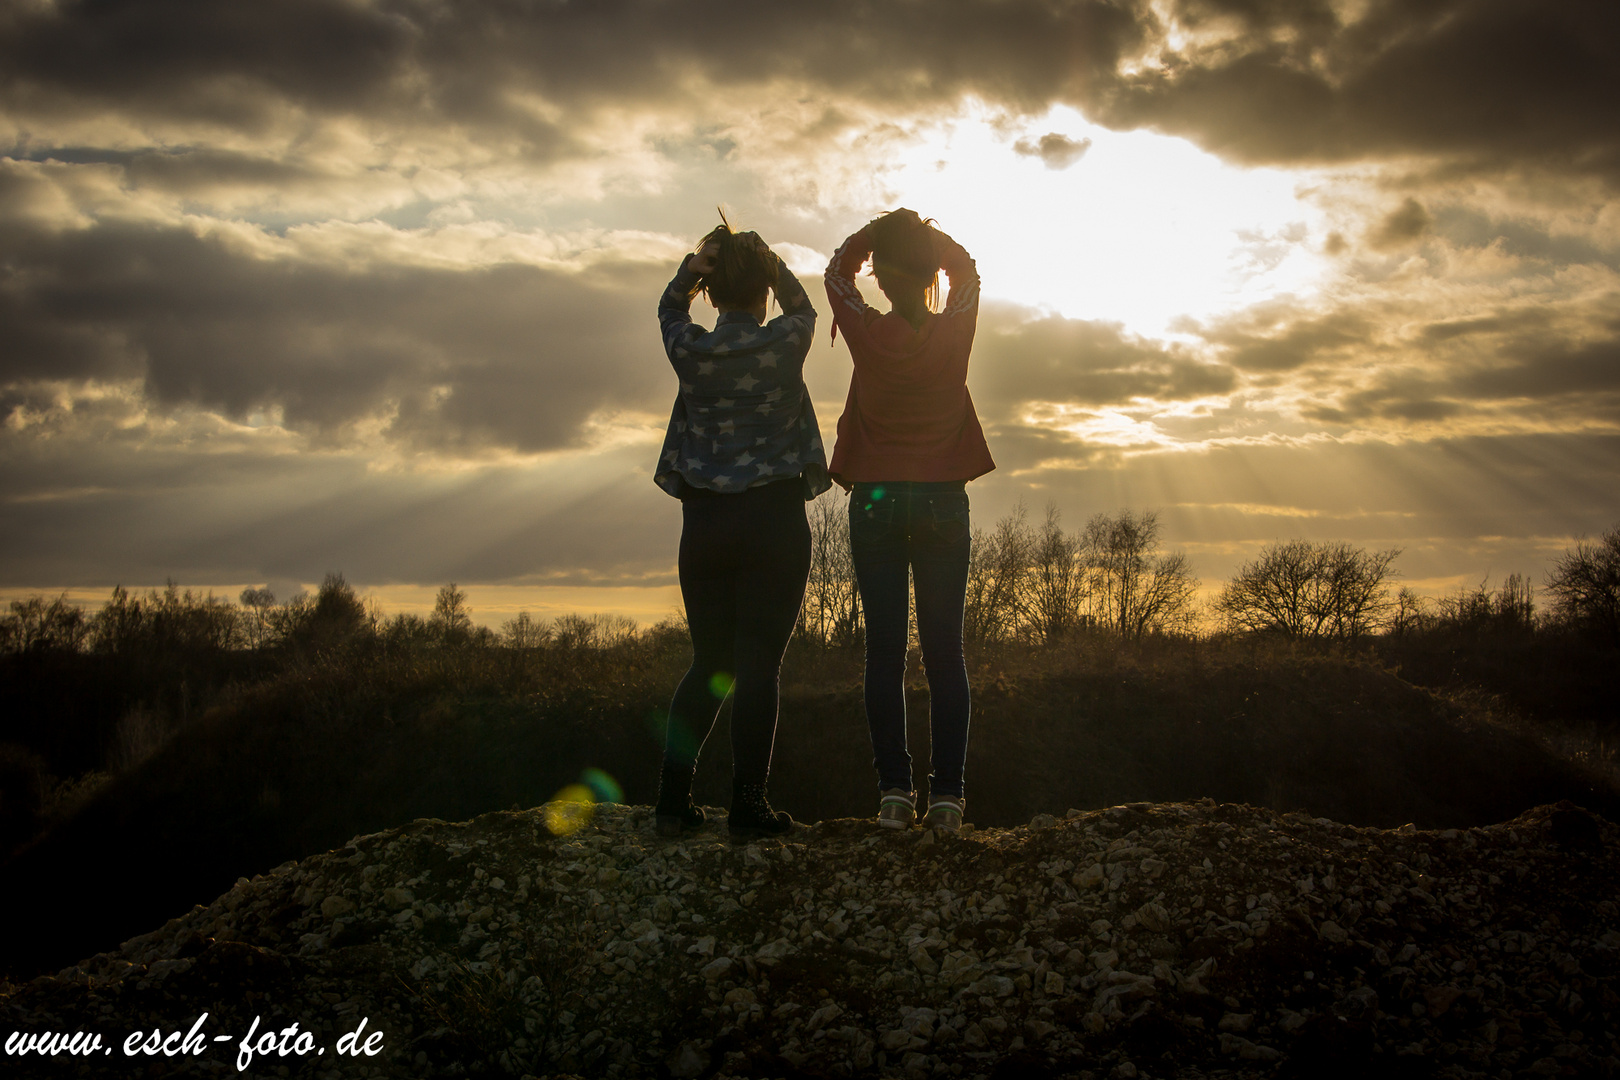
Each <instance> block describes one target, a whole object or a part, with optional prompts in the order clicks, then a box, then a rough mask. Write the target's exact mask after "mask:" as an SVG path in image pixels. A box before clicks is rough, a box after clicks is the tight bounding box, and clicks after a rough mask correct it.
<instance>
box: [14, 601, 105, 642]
mask: <svg viewBox="0 0 1620 1080" xmlns="http://www.w3.org/2000/svg"><path fill="white" fill-rule="evenodd" d="M89 636H90V620H89V619H87V618H85V615H84V612H83V611H82V610H80V609H79V608H78V607H76V606H75V605H73V604H71V603H69V602H68V598H67V594H66V593H63V594H62V595H61V596H58V597H56V598H55V599H53V600H46V599H45V598H44V597H43V596H31V597H29V598H28V599H26V600H13V601H12V602H11V614H10V615H8V616H6V617H5V618H3V619H0V648H3V650H4V651H6V652H28V651H30V650H44V649H65V650H69V651H75V652H76V651H77V650H79V649H80V648H82V647H83V646H84V643H85V640H86V639H87V638H88V637H89Z"/></svg>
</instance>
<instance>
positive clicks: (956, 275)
mask: <svg viewBox="0 0 1620 1080" xmlns="http://www.w3.org/2000/svg"><path fill="white" fill-rule="evenodd" d="M937 243H938V245H939V268H940V269H941V270H943V271H945V276H946V277H948V278H949V279H950V281H951V294H950V300H949V302H947V303H946V305H945V310H944V311H943V312H942V313H941V314H944V315H968V314H971V315H974V316H975V317H977V314H978V310H979V268H978V266H977V265H976V264H975V263H974V261H973V256H971V255H969V254H968V253H967V249H966V248H964V247H963V246H962V245H961V244H958V243H957V242H956V241H955V240H952V239H951V238H950V237H949V236H947V235H945V234H944V233H940V234H939V240H938V241H937Z"/></svg>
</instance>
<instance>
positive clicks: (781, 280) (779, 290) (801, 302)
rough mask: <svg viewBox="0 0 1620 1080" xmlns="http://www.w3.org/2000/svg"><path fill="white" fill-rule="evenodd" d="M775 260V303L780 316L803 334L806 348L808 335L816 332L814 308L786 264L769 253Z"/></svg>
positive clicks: (774, 254)
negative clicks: (795, 325)
mask: <svg viewBox="0 0 1620 1080" xmlns="http://www.w3.org/2000/svg"><path fill="white" fill-rule="evenodd" d="M771 255H772V257H773V258H775V259H776V302H777V303H778V304H779V305H781V308H782V315H783V316H785V317H786V318H789V319H792V320H793V321H794V323H795V324H797V329H798V331H799V332H800V333H802V334H804V335H805V337H804V341H805V344H806V347H808V345H809V342H810V335H812V334H814V333H815V331H816V308H815V305H814V304H812V303H811V302H810V297H809V296H808V295H807V294H806V293H805V291H804V286H803V285H801V284H799V279H798V278H796V277H794V276H793V271H791V270H789V269H788V267H787V263H785V262H783V261H782V257H781V256H780V255H777V254H776V253H775V252H774V251H773V252H772V253H771Z"/></svg>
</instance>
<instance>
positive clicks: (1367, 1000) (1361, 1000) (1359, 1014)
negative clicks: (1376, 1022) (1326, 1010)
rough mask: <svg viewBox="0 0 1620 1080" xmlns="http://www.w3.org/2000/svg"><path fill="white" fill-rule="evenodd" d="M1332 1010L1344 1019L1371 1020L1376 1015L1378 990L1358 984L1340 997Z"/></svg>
mask: <svg viewBox="0 0 1620 1080" xmlns="http://www.w3.org/2000/svg"><path fill="white" fill-rule="evenodd" d="M1333 1011H1334V1012H1336V1013H1337V1014H1338V1015H1340V1016H1342V1017H1344V1018H1345V1019H1346V1020H1371V1019H1372V1018H1373V1017H1375V1016H1377V1015H1378V991H1376V990H1374V989H1373V988H1372V987H1370V986H1358V987H1356V988H1355V989H1354V990H1352V991H1350V992H1349V993H1348V994H1346V995H1344V997H1342V998H1340V999H1339V1000H1338V1002H1336V1003H1335V1004H1334V1006H1333Z"/></svg>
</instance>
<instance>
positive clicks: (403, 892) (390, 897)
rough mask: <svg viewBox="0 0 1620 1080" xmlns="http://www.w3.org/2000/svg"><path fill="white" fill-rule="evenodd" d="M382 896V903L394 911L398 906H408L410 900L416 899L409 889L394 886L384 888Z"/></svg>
mask: <svg viewBox="0 0 1620 1080" xmlns="http://www.w3.org/2000/svg"><path fill="white" fill-rule="evenodd" d="M382 898H383V903H385V904H387V905H388V906H389V907H391V908H393V909H394V910H395V911H398V910H399V909H400V908H408V907H410V906H411V902H412V901H413V900H415V899H416V896H415V895H414V894H413V893H412V892H411V890H409V889H399V888H394V889H384V890H383V895H382Z"/></svg>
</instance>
